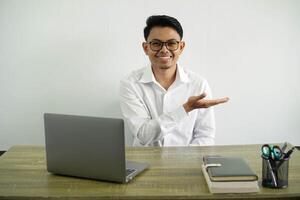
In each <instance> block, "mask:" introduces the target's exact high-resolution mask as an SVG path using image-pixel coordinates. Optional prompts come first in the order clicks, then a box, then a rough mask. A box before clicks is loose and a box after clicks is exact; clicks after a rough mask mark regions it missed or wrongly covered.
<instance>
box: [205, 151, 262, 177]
mask: <svg viewBox="0 0 300 200" xmlns="http://www.w3.org/2000/svg"><path fill="white" fill-rule="evenodd" d="M203 163H204V166H206V169H207V173H208V175H209V177H210V179H211V181H255V180H258V177H257V175H256V174H255V172H254V171H253V170H252V169H251V168H250V166H249V165H248V163H247V162H246V161H245V160H244V159H243V158H241V157H224V156H204V157H203ZM214 164H216V165H220V166H213V165H214ZM207 166H210V167H207Z"/></svg>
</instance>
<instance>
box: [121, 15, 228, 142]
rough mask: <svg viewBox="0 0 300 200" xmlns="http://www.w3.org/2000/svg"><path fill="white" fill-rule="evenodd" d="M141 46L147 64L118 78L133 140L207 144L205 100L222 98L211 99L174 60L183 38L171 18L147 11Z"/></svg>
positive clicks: (210, 120)
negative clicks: (122, 77) (148, 15)
mask: <svg viewBox="0 0 300 200" xmlns="http://www.w3.org/2000/svg"><path fill="white" fill-rule="evenodd" d="M146 24H147V26H146V27H145V29H144V37H145V40H146V41H145V42H143V49H144V52H145V54H146V55H147V56H148V57H149V60H150V63H151V64H150V66H147V67H144V68H142V69H139V70H136V71H133V72H132V73H131V74H130V75H129V76H127V77H126V78H125V79H124V80H122V81H121V86H120V98H121V99H120V101H121V110H122V113H123V116H124V118H125V122H126V123H127V125H128V128H129V130H130V131H131V132H132V134H133V137H134V142H133V145H134V146H189V145H213V144H214V137H215V121H214V112H213V108H212V107H211V106H214V105H217V104H219V103H224V102H226V101H228V98H227V97H226V98H222V99H214V100H212V99H211V91H210V88H209V86H208V83H207V81H206V80H205V79H203V78H201V77H200V76H198V75H196V74H195V73H193V72H191V71H189V70H187V69H184V68H182V67H181V66H179V65H178V63H177V61H178V58H179V56H180V54H181V53H182V51H183V49H184V46H185V43H184V41H182V37H183V30H182V27H181V25H180V23H179V22H178V21H177V19H175V18H173V17H170V16H165V15H157V16H150V17H149V18H148V19H147V22H146Z"/></svg>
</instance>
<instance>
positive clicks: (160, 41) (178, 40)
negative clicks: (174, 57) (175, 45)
mask: <svg viewBox="0 0 300 200" xmlns="http://www.w3.org/2000/svg"><path fill="white" fill-rule="evenodd" d="M153 40H157V41H160V42H169V41H172V40H175V41H180V40H176V39H169V40H167V41H162V40H159V39H152V40H150V41H153Z"/></svg>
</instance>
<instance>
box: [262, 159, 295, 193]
mask: <svg viewBox="0 0 300 200" xmlns="http://www.w3.org/2000/svg"><path fill="white" fill-rule="evenodd" d="M288 175H289V158H286V159H283V160H279V161H274V160H270V159H267V158H264V157H262V186H263V187H269V188H286V187H288Z"/></svg>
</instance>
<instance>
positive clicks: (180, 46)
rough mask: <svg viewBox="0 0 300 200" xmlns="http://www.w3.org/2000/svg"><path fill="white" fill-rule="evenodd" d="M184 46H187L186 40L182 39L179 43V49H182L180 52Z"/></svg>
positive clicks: (181, 50)
mask: <svg viewBox="0 0 300 200" xmlns="http://www.w3.org/2000/svg"><path fill="white" fill-rule="evenodd" d="M184 47H185V42H184V41H181V42H180V44H179V51H180V54H181V53H182V52H183V49H184Z"/></svg>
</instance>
